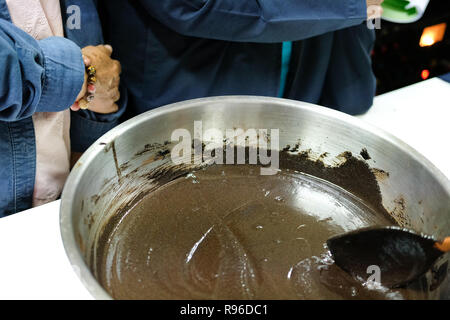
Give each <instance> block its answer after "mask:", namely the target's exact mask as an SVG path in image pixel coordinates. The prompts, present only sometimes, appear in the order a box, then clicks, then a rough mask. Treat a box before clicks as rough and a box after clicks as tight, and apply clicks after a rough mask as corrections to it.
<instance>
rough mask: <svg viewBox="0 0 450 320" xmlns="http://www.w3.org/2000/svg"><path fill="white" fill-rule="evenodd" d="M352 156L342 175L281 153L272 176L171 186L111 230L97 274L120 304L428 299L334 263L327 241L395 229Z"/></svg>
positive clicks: (248, 171) (223, 176)
mask: <svg viewBox="0 0 450 320" xmlns="http://www.w3.org/2000/svg"><path fill="white" fill-rule="evenodd" d="M346 157H347V161H346V162H345V163H344V164H343V165H341V166H340V169H339V170H337V169H331V168H330V169H328V168H325V167H324V166H323V164H320V163H319V164H313V163H312V162H311V163H309V162H308V160H307V159H306V158H304V159H302V158H301V156H296V158H295V159H294V158H293V157H291V156H289V155H283V156H282V159H281V165H282V167H284V168H283V169H282V170H281V172H279V173H278V174H277V175H274V176H261V175H260V170H259V167H258V166H250V165H216V166H211V167H208V168H204V169H200V170H198V171H195V172H191V173H189V174H188V175H185V176H182V177H179V178H177V179H175V180H173V181H171V182H169V183H167V184H164V185H163V186H161V187H160V188H159V189H158V190H156V191H154V192H152V193H150V194H148V195H147V196H145V197H144V198H143V199H142V200H141V201H140V202H138V203H137V204H136V205H135V206H134V207H133V208H132V209H131V210H129V211H128V212H126V213H124V214H123V215H122V216H120V217H119V218H117V217H116V218H115V219H113V220H111V222H110V225H109V226H107V227H106V228H105V231H104V234H103V235H102V237H101V239H103V240H101V241H100V242H99V243H98V244H97V251H96V252H97V254H96V256H97V259H96V261H97V262H96V265H97V268H96V270H97V274H96V276H97V278H98V279H99V281H100V283H101V284H102V285H103V287H104V288H105V289H106V290H107V291H108V292H109V293H110V294H111V296H112V297H113V298H116V299H412V298H426V293H425V292H423V291H422V290H418V289H411V288H407V289H398V290H388V289H386V288H382V287H378V288H376V287H375V288H374V287H371V286H368V285H367V283H364V282H361V281H357V280H354V279H352V278H351V277H350V276H349V275H347V274H346V273H345V272H343V271H342V270H340V269H339V268H338V267H336V266H335V265H334V264H333V261H332V258H331V256H330V253H329V251H328V249H327V248H326V246H325V242H326V240H327V239H328V238H329V237H331V236H334V235H337V234H340V233H343V232H347V231H351V230H354V229H357V228H362V227H367V226H373V225H379V226H383V225H392V224H393V220H391V218H390V217H389V216H388V215H387V214H386V213H385V212H382V209H381V208H382V206H381V202H380V199H381V198H380V195H379V189H378V185H377V183H376V180H375V178H374V176H373V174H372V173H371V172H370V170H369V169H368V167H367V165H366V164H365V163H364V162H363V161H359V160H356V159H355V158H353V157H352V156H351V154H347V155H346ZM294 160H295V161H294ZM360 163H361V164H360ZM346 166H348V168H346ZM288 168H289V169H288ZM297 169H299V170H297ZM300 169H302V170H301V171H302V172H300ZM333 170H334V171H333ZM352 175H353V176H352ZM321 178H322V179H321ZM325 178H327V180H329V181H331V182H333V183H331V182H329V181H325V180H323V179H325ZM358 179H359V180H358ZM357 180H358V181H357ZM346 181H349V182H346ZM336 184H339V185H340V186H342V187H343V188H345V189H346V190H350V191H351V192H352V193H349V192H348V191H346V190H344V189H343V188H341V187H338V186H337V185H336ZM361 198H362V199H364V201H363V200H361ZM369 276H370V274H368V277H369Z"/></svg>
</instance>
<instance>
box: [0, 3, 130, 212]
mask: <svg viewBox="0 0 450 320" xmlns="http://www.w3.org/2000/svg"><path fill="white" fill-rule="evenodd" d="M70 5H78V6H79V8H80V11H81V13H82V14H81V25H80V26H81V29H79V30H78V29H73V30H70V29H68V28H66V30H65V32H66V37H67V38H68V39H65V38H61V37H51V38H48V39H45V40H41V41H36V40H34V39H33V38H32V37H30V36H29V35H28V34H27V33H25V32H23V31H22V30H20V29H19V28H17V27H15V26H14V25H13V24H12V23H11V17H10V14H9V11H8V7H7V4H6V2H5V0H0V66H1V69H0V217H3V216H6V215H9V214H12V213H15V212H19V211H22V210H25V209H28V208H30V206H31V201H32V195H33V190H34V181H35V168H36V146H35V136H34V127H33V121H32V118H31V116H32V115H33V113H35V112H57V111H62V110H65V109H67V108H68V107H69V106H70V105H72V104H73V102H74V101H75V99H76V97H77V95H78V92H79V90H80V88H81V87H82V84H83V81H84V63H83V60H82V56H81V51H80V47H84V46H87V45H97V44H100V43H103V36H102V31H101V26H100V22H99V19H98V15H97V11H96V7H95V4H94V2H93V1H91V0H78V1H76V0H61V9H62V13H63V16H64V15H65V13H66V11H67V10H66V8H67V7H68V6H70ZM69 39H70V40H69ZM126 97H127V95H126V92H125V91H123V90H122V99H121V101H120V103H119V105H120V110H119V112H117V113H116V114H112V115H98V114H95V113H94V112H90V111H82V112H77V113H74V112H72V116H71V140H72V150H74V151H84V149H86V148H87V147H88V146H89V145H90V144H91V143H93V142H94V141H95V140H96V139H97V138H99V137H100V136H101V135H102V134H104V133H105V132H107V131H108V130H110V129H111V128H112V127H114V126H115V125H117V123H118V119H119V117H120V116H121V115H122V113H123V110H124V108H125V105H126V100H127V98H126Z"/></svg>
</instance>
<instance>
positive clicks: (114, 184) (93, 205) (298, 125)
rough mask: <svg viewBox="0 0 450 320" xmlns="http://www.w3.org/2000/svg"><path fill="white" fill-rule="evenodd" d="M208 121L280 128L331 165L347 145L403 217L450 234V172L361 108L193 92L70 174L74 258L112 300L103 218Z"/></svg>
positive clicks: (123, 205) (140, 121) (69, 248)
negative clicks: (174, 140) (101, 273)
mask: <svg viewBox="0 0 450 320" xmlns="http://www.w3.org/2000/svg"><path fill="white" fill-rule="evenodd" d="M200 120H201V121H202V126H203V131H206V130H207V129H209V128H216V129H218V130H221V131H222V132H225V131H226V130H227V129H236V128H242V129H244V130H247V129H250V128H265V129H268V130H270V129H279V146H280V149H283V148H284V147H285V146H288V145H289V146H295V145H297V149H298V150H295V151H296V152H301V151H307V152H308V154H309V157H311V158H314V157H316V158H318V157H319V156H318V155H324V154H326V157H325V159H322V160H323V161H324V163H327V162H328V163H327V165H329V166H332V165H333V161H334V160H333V159H336V158H338V157H339V155H340V154H342V153H343V152H347V153H348V152H351V153H352V154H353V155H356V157H358V158H359V159H360V160H361V161H365V162H366V163H367V164H368V166H369V167H370V168H372V169H373V172H374V173H376V174H375V176H376V177H377V182H378V185H379V189H380V193H381V198H382V206H383V207H384V208H385V209H386V211H387V212H389V213H390V214H391V215H392V216H393V218H394V219H395V220H396V221H397V222H398V223H399V224H400V225H401V226H404V227H408V228H411V229H414V230H416V231H418V232H423V233H425V234H429V235H432V236H434V237H436V238H443V237H445V236H448V235H449V234H448V232H449V230H450V183H449V180H448V179H447V178H446V177H445V176H444V175H443V174H442V173H441V172H439V171H438V170H437V169H436V168H435V167H434V165H433V164H431V163H430V162H429V161H428V160H427V159H425V158H424V157H423V156H422V155H420V154H419V153H418V152H416V151H415V150H413V149H412V148H411V147H409V146H408V145H406V144H405V143H403V142H402V141H400V140H398V139H396V138H395V137H393V136H391V135H389V134H387V133H385V132H383V131H381V130H379V129H376V128H374V127H372V126H370V125H368V124H366V123H364V122H362V121H360V120H358V119H356V118H354V117H351V116H348V115H346V114H343V113H340V112H337V111H333V110H330V109H327V108H323V107H319V106H316V105H311V104H307V103H302V102H296V101H290V100H284V99H276V98H266V97H251V96H229V97H213V98H205V99H198V100H192V101H185V102H181V103H176V104H172V105H168V106H165V107H161V108H158V109H155V110H152V111H149V112H147V113H144V114H141V115H139V116H137V117H135V118H133V119H131V120H129V121H127V122H125V123H123V124H122V125H120V126H118V127H117V128H115V129H113V130H111V131H110V132H108V133H107V134H105V135H104V136H103V137H101V138H100V139H99V140H98V141H97V142H96V143H95V144H94V145H93V146H91V147H90V148H89V150H88V151H87V152H86V153H85V154H84V155H83V156H82V158H81V159H80V160H79V161H78V163H77V164H76V165H75V167H74V169H73V171H72V173H71V174H70V177H69V179H68V181H67V183H66V186H65V188H64V192H63V195H62V203H61V213H60V225H61V234H62V239H63V243H64V246H65V249H66V252H67V255H68V257H69V260H70V262H71V264H72V266H73V267H74V269H75V270H76V271H77V272H78V275H79V277H80V279H81V281H82V282H83V284H84V285H85V286H86V288H87V289H88V290H89V292H90V293H91V294H92V295H93V296H94V298H97V299H111V296H110V295H109V294H108V292H107V291H106V290H105V289H104V288H103V287H102V286H101V285H100V283H99V282H98V281H97V279H96V276H95V274H96V272H95V257H96V246H97V242H98V238H99V235H100V233H101V231H102V229H103V227H104V226H105V224H106V222H107V221H109V219H110V218H111V217H114V216H115V215H116V214H117V212H120V211H123V210H127V209H128V208H129V206H130V204H131V203H133V202H135V201H136V199H138V198H139V197H140V195H141V194H143V193H145V192H149V190H152V188H155V185H153V184H152V181H151V180H149V179H148V173H149V172H159V173H163V174H164V172H165V171H164V170H162V168H164V167H165V166H167V165H168V164H169V163H170V161H171V157H170V156H167V154H168V153H169V152H170V151H168V150H169V149H170V148H171V146H172V144H171V135H172V133H173V132H174V130H176V129H179V128H184V129H187V130H188V131H190V132H191V133H192V132H194V121H200ZM362 150H363V151H364V152H365V153H362V152H361V151H362ZM360 154H361V156H360ZM369 155H370V156H369ZM159 169H161V170H159ZM158 170H159V171H158ZM447 260H448V255H447V256H445V259H442V260H441V261H440V262H439V265H437V266H435V270H440V274H441V276H440V280H439V283H437V285H436V283H435V287H436V288H433V290H434V294H435V295H434V297H435V298H448V291H449V286H450V282H449V281H448V277H446V278H445V275H446V273H447V269H448V262H447ZM442 274H444V275H442ZM430 277H433V275H430ZM434 277H436V275H434ZM443 279H444V280H443Z"/></svg>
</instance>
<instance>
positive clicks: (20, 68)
mask: <svg viewBox="0 0 450 320" xmlns="http://www.w3.org/2000/svg"><path fill="white" fill-rule="evenodd" d="M0 66H1V67H0V120H2V121H17V120H21V119H24V118H27V117H30V116H32V115H33V114H34V113H35V112H57V111H62V110H65V109H67V108H69V107H70V106H71V105H72V104H73V103H74V101H75V99H76V97H77V95H78V93H79V92H80V90H81V87H82V86H83V82H84V63H83V59H82V55H81V49H80V48H79V47H78V46H77V45H76V44H74V43H73V42H72V41H70V40H67V39H64V38H61V37H51V38H47V39H45V40H41V41H36V40H35V39H33V38H32V37H31V36H29V35H28V34H27V33H25V32H23V31H22V30H20V29H19V28H17V27H15V26H14V25H13V24H11V23H10V22H7V21H5V20H2V19H0Z"/></svg>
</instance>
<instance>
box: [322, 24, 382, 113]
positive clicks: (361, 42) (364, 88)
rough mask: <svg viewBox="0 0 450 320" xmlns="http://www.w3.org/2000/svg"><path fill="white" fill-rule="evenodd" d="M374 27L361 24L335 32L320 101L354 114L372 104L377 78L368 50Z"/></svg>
mask: <svg viewBox="0 0 450 320" xmlns="http://www.w3.org/2000/svg"><path fill="white" fill-rule="evenodd" d="M374 42H375V31H374V30H369V29H368V28H367V27H366V26H364V25H359V26H355V27H352V28H347V29H345V30H340V31H338V32H335V34H334V41H333V48H332V52H331V55H330V62H329V67H328V71H327V75H326V79H325V83H324V86H323V91H322V98H321V100H320V102H319V103H320V104H321V105H324V106H327V107H331V108H333V109H337V110H340V111H342V112H345V113H348V114H352V115H357V114H362V113H364V112H366V111H367V110H368V109H369V108H370V107H371V106H372V104H373V98H374V96H375V89H376V79H375V75H374V74H373V71H372V59H371V56H370V53H371V51H372V49H373V46H374Z"/></svg>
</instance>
